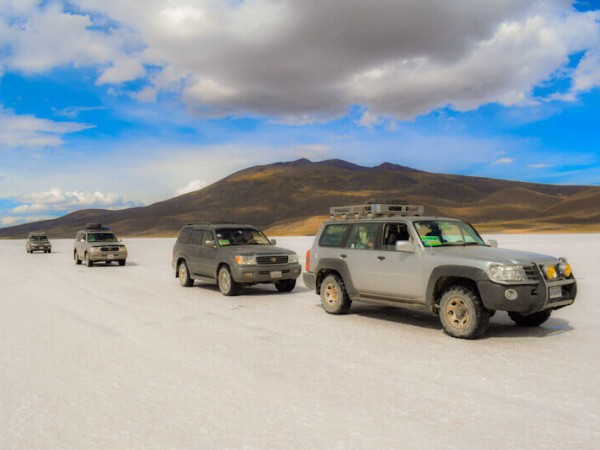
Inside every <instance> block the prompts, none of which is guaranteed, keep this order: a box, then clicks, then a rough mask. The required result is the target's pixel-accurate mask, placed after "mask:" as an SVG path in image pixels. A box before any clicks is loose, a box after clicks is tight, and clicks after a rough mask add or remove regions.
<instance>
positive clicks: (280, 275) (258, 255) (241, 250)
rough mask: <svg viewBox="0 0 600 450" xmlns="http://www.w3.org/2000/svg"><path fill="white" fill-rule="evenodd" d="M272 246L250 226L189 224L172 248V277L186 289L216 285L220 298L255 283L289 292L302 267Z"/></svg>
mask: <svg viewBox="0 0 600 450" xmlns="http://www.w3.org/2000/svg"><path fill="white" fill-rule="evenodd" d="M275 244H276V242H275V240H274V239H272V240H270V239H268V238H267V237H266V236H265V235H264V233H263V232H262V231H260V230H259V229H258V228H256V227H253V226H252V225H243V224H235V223H212V222H196V223H190V224H187V225H185V226H184V227H183V228H182V229H181V231H180V232H179V236H178V238H177V242H176V243H175V246H174V247H173V263H172V264H173V270H174V272H175V277H177V278H179V282H180V283H181V285H182V286H186V287H187V286H192V285H193V284H194V280H201V281H207V282H209V283H216V284H217V285H218V286H219V290H220V291H221V293H222V294H223V295H236V294H237V293H239V291H240V289H241V288H242V287H243V286H250V285H254V284H258V283H272V284H274V285H275V287H276V288H277V290H278V291H280V292H289V291H291V290H293V289H294V287H295V286H296V278H298V277H299V276H300V273H301V271H302V267H301V266H300V264H299V263H298V255H297V254H296V253H294V252H293V251H291V250H287V249H285V248H281V247H276V246H275Z"/></svg>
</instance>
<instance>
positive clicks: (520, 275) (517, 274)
mask: <svg viewBox="0 0 600 450" xmlns="http://www.w3.org/2000/svg"><path fill="white" fill-rule="evenodd" d="M487 273H488V276H489V277H490V279H491V280H492V281H495V282H496V283H518V282H521V281H526V280H527V275H526V274H525V270H524V269H523V266H518V265H506V264H490V265H489V266H488V269H487Z"/></svg>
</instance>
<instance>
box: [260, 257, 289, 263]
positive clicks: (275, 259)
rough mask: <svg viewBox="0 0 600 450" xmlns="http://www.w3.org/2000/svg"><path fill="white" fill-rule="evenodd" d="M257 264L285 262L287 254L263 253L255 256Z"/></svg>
mask: <svg viewBox="0 0 600 450" xmlns="http://www.w3.org/2000/svg"><path fill="white" fill-rule="evenodd" d="M256 262H257V264H262V265H268V264H287V262H288V255H263V256H257V257H256Z"/></svg>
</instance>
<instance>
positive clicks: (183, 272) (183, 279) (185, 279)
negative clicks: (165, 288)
mask: <svg viewBox="0 0 600 450" xmlns="http://www.w3.org/2000/svg"><path fill="white" fill-rule="evenodd" d="M177 276H178V277H179V284H181V285H182V286H183V287H190V286H193V285H194V280H193V278H192V277H190V271H189V270H188V266H187V264H186V263H185V261H181V262H180V263H179V265H178V266H177Z"/></svg>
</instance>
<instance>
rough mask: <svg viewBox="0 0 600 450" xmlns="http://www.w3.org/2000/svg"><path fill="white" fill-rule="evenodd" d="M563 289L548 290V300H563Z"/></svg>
mask: <svg viewBox="0 0 600 450" xmlns="http://www.w3.org/2000/svg"><path fill="white" fill-rule="evenodd" d="M561 297H562V288H561V287H560V286H551V287H550V288H548V298H561Z"/></svg>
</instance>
